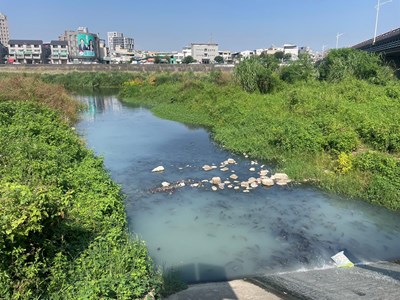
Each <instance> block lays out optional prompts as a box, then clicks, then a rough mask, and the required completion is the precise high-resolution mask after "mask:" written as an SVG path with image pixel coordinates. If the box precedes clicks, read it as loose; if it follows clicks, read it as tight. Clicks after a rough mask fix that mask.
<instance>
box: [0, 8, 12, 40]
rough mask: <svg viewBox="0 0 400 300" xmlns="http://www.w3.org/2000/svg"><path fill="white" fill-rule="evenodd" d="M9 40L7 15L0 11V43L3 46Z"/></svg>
mask: <svg viewBox="0 0 400 300" xmlns="http://www.w3.org/2000/svg"><path fill="white" fill-rule="evenodd" d="M9 40H10V33H9V30H8V21H7V16H6V15H3V14H2V13H0V44H3V46H6V45H8V41H9Z"/></svg>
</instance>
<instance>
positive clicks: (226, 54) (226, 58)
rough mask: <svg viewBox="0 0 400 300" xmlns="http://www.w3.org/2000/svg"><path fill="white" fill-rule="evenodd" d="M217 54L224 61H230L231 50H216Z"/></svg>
mask: <svg viewBox="0 0 400 300" xmlns="http://www.w3.org/2000/svg"><path fill="white" fill-rule="evenodd" d="M218 55H219V56H222V58H223V59H224V63H231V62H232V52H231V51H218Z"/></svg>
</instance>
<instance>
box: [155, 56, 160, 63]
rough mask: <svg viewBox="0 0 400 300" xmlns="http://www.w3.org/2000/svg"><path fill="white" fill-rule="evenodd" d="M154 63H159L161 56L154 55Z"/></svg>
mask: <svg viewBox="0 0 400 300" xmlns="http://www.w3.org/2000/svg"><path fill="white" fill-rule="evenodd" d="M154 63H155V64H160V63H161V58H160V57H159V56H156V57H154Z"/></svg>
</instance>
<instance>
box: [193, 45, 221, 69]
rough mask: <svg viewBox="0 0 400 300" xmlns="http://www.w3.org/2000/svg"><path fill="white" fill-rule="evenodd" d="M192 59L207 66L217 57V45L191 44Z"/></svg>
mask: <svg viewBox="0 0 400 300" xmlns="http://www.w3.org/2000/svg"><path fill="white" fill-rule="evenodd" d="M191 48H192V57H193V58H194V59H195V60H196V61H197V62H199V63H202V64H209V63H213V62H214V58H215V57H216V56H218V44H212V43H208V44H202V43H192V44H191Z"/></svg>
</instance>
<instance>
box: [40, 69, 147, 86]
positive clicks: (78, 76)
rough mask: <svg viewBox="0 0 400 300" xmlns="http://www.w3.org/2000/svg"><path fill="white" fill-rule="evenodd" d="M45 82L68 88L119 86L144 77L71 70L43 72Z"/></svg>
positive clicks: (122, 73) (132, 74) (129, 74)
mask: <svg viewBox="0 0 400 300" xmlns="http://www.w3.org/2000/svg"><path fill="white" fill-rule="evenodd" d="M40 78H41V79H42V80H43V81H44V82H48V83H56V84H61V85H63V86H64V87H65V88H67V89H77V88H100V87H102V88H119V87H121V86H122V85H123V83H124V82H126V81H131V80H135V79H136V78H142V76H141V75H140V74H135V73H129V72H70V73H65V74H42V75H40Z"/></svg>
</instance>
